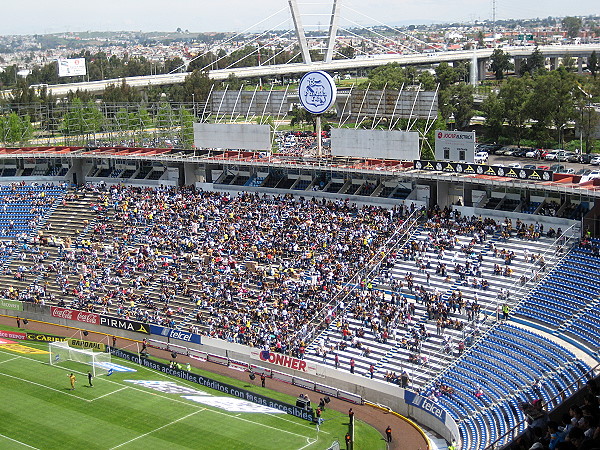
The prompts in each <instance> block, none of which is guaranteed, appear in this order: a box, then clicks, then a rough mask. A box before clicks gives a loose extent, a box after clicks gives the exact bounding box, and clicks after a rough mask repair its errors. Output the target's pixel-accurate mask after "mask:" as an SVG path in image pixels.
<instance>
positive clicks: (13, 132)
mask: <svg viewBox="0 0 600 450" xmlns="http://www.w3.org/2000/svg"><path fill="white" fill-rule="evenodd" d="M32 136H33V125H32V124H31V120H30V119H29V116H23V117H21V116H19V115H18V114H17V113H14V112H12V113H10V114H8V115H2V116H0V142H2V143H4V144H8V145H10V144H23V143H25V142H27V141H28V140H29V139H31V137H32Z"/></svg>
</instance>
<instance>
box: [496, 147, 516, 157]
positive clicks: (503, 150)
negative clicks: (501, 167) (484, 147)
mask: <svg viewBox="0 0 600 450" xmlns="http://www.w3.org/2000/svg"><path fill="white" fill-rule="evenodd" d="M514 149H515V147H511V146H509V145H506V146H504V147H502V148H500V149H499V150H496V151H495V152H494V153H495V154H496V155H506V153H507V152H512V151H513V150H514Z"/></svg>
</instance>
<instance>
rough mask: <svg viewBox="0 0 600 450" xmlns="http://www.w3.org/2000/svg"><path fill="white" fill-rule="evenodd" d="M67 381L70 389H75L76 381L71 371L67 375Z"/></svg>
mask: <svg viewBox="0 0 600 450" xmlns="http://www.w3.org/2000/svg"><path fill="white" fill-rule="evenodd" d="M69 381H70V382H71V390H72V391H74V390H75V381H77V380H76V379H75V375H73V373H71V375H69Z"/></svg>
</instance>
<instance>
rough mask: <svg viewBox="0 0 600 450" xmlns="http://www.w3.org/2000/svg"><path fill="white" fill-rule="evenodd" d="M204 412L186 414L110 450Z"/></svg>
mask: <svg viewBox="0 0 600 450" xmlns="http://www.w3.org/2000/svg"><path fill="white" fill-rule="evenodd" d="M204 410H205V409H199V410H197V411H194V412H193V413H190V414H188V415H187V416H183V417H180V418H179V419H176V420H173V421H172V422H169V423H167V424H165V425H163V426H162V427H158V428H155V429H154V430H152V431H148V432H147V433H144V434H141V435H139V436H138V437H134V438H133V439H129V440H128V441H127V442H123V443H122V444H119V445H117V446H115V447H112V448H111V449H110V450H113V449H115V448H119V447H123V446H124V445H127V444H129V443H131V442H133V441H137V440H138V439H141V438H143V437H146V436H148V435H149V434H152V433H155V432H157V431H159V430H162V429H163V428H166V427H168V426H171V425H173V424H175V423H177V422H181V421H182V420H185V419H187V418H188V417H191V416H193V415H194V414H198V413H199V412H201V411H204Z"/></svg>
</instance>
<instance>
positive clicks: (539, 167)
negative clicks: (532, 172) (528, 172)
mask: <svg viewBox="0 0 600 450" xmlns="http://www.w3.org/2000/svg"><path fill="white" fill-rule="evenodd" d="M537 168H538V169H540V170H550V167H549V166H538V167H537Z"/></svg>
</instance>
